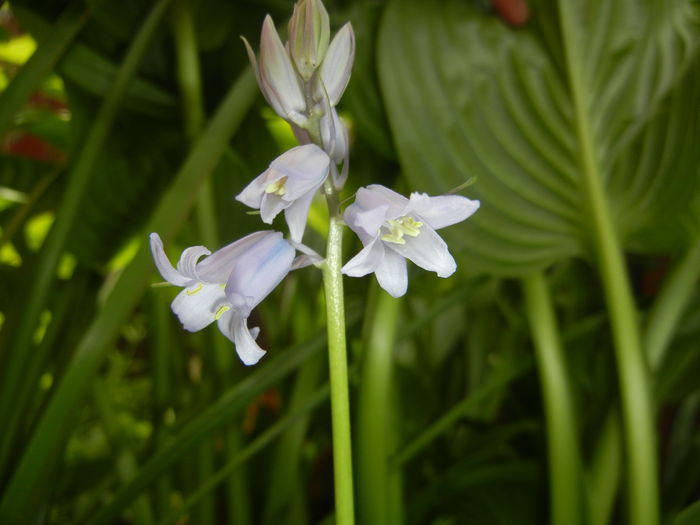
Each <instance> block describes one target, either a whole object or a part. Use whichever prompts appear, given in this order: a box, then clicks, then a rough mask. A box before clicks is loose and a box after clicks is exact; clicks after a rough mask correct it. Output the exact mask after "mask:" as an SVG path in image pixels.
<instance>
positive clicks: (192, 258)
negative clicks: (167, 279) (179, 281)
mask: <svg viewBox="0 0 700 525" xmlns="http://www.w3.org/2000/svg"><path fill="white" fill-rule="evenodd" d="M210 253H211V252H210V251H209V250H208V249H207V248H206V247H204V246H191V247H190V248H187V249H186V250H185V251H184V252H182V255H181V256H180V260H179V261H178V262H177V271H178V272H180V273H181V274H182V275H184V276H185V277H189V278H190V279H195V280H198V279H197V270H196V268H197V262H198V261H199V259H200V258H201V257H203V256H204V255H209V254H210Z"/></svg>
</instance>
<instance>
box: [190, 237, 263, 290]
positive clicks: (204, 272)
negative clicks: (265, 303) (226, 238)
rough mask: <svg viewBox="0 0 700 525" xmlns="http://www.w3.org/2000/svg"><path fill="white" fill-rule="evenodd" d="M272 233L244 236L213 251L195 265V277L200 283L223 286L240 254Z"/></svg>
mask: <svg viewBox="0 0 700 525" xmlns="http://www.w3.org/2000/svg"><path fill="white" fill-rule="evenodd" d="M271 233H274V232H273V231H272V230H267V231H261V232H255V233H251V234H250V235H246V236H245V237H243V238H242V239H238V240H237V241H235V242H232V243H231V244H227V245H226V246H224V247H223V248H221V249H219V250H217V251H215V252H214V253H212V254H211V255H210V256H209V257H207V258H206V259H203V260H202V261H200V262H199V264H197V276H198V277H199V280H200V281H204V282H208V283H220V284H225V283H226V282H227V281H228V278H229V276H230V275H231V271H232V270H233V265H234V263H235V261H236V259H237V258H238V257H240V255H241V254H242V253H245V252H246V251H247V250H248V249H250V247H251V246H253V245H254V244H256V243H257V242H259V241H260V239H262V238H263V237H265V236H267V235H269V234H271Z"/></svg>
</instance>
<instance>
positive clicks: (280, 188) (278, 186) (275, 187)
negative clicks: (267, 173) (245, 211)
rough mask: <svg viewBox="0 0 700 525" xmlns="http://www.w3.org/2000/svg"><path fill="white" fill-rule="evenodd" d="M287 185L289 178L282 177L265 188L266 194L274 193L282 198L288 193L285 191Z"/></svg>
mask: <svg viewBox="0 0 700 525" xmlns="http://www.w3.org/2000/svg"><path fill="white" fill-rule="evenodd" d="M285 184H287V177H282V178H281V179H278V180H276V181H275V182H271V183H270V184H268V185H267V187H266V188H265V193H273V194H274V195H279V196H280V197H281V196H282V195H284V194H285V193H287V190H285V189H284V185H285Z"/></svg>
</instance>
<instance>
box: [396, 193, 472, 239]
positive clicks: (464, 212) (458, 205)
mask: <svg viewBox="0 0 700 525" xmlns="http://www.w3.org/2000/svg"><path fill="white" fill-rule="evenodd" d="M478 209H479V201H476V200H470V199H467V198H466V197H462V196H461V195H440V196H438V197H429V196H428V195H427V194H426V193H411V199H410V206H409V210H410V211H409V212H408V213H407V215H411V212H414V213H415V215H416V217H414V218H418V219H420V220H422V221H425V222H427V223H428V224H429V225H430V226H431V227H432V228H433V229H435V230H439V229H440V228H444V227H445V226H450V225H452V224H457V223H458V222H462V221H463V220H465V219H467V218H468V217H470V216H471V215H472V214H473V213H474V212H476V210H478Z"/></svg>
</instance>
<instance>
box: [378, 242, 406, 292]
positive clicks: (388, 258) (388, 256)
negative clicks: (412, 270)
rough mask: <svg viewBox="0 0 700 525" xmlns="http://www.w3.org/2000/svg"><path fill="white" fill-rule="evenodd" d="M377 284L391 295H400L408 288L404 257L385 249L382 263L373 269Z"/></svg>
mask: <svg viewBox="0 0 700 525" xmlns="http://www.w3.org/2000/svg"><path fill="white" fill-rule="evenodd" d="M374 274H375V275H376V276H377V281H378V282H379V286H381V287H382V288H384V289H385V290H386V291H387V292H388V293H389V295H391V296H392V297H401V296H402V295H404V294H405V293H406V290H407V288H408V272H407V270H406V259H405V258H404V257H402V256H401V255H399V254H398V253H396V252H394V251H392V250H386V252H385V254H384V259H383V260H382V263H381V264H380V265H379V266H378V267H377V269H376V270H375V271H374Z"/></svg>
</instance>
